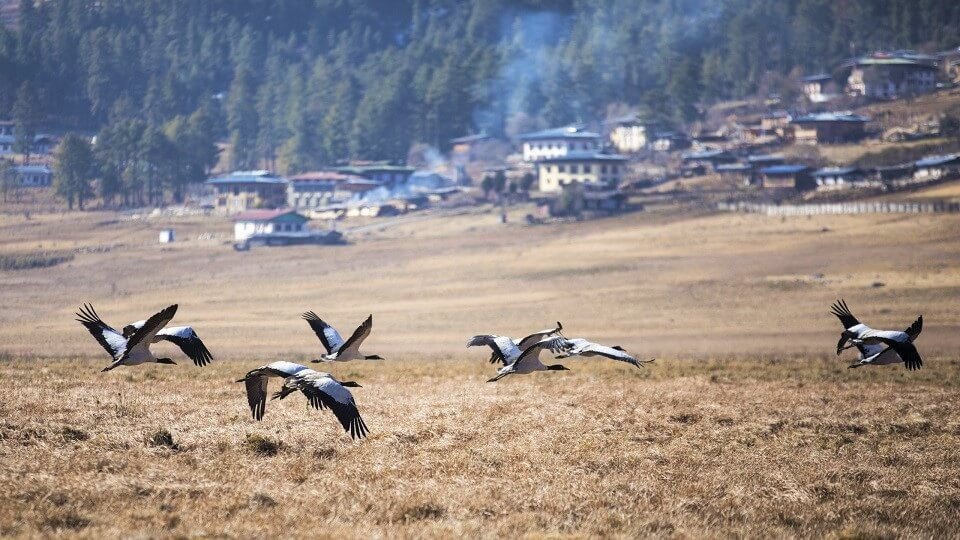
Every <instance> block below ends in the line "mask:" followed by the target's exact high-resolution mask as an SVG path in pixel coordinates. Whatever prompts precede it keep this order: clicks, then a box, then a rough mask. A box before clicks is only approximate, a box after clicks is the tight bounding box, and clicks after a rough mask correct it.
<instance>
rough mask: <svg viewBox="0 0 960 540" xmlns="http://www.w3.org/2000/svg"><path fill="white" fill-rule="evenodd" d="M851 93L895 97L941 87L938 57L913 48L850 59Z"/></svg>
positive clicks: (849, 82)
mask: <svg viewBox="0 0 960 540" xmlns="http://www.w3.org/2000/svg"><path fill="white" fill-rule="evenodd" d="M845 67H848V68H849V69H850V76H849V77H848V78H847V92H848V93H849V94H852V95H855V96H866V97H871V98H879V99H891V98H896V97H900V96H909V95H913V94H922V93H924V92H932V91H934V90H936V88H937V73H938V71H939V70H940V68H939V67H938V66H937V63H936V57H933V56H927V55H922V54H916V53H913V52H910V51H897V52H878V53H874V54H872V55H869V56H863V57H860V58H855V59H853V60H850V61H848V62H847V63H846V64H845Z"/></svg>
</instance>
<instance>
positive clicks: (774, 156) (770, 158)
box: [747, 154, 783, 163]
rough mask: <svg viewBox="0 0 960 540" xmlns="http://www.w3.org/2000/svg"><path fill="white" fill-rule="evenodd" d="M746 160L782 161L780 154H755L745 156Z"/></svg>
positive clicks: (752, 161) (758, 161) (753, 161)
mask: <svg viewBox="0 0 960 540" xmlns="http://www.w3.org/2000/svg"><path fill="white" fill-rule="evenodd" d="M747 161H749V162H750V163H763V162H771V161H783V156H782V155H780V154H757V155H753V156H747Z"/></svg>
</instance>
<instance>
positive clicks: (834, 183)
mask: <svg viewBox="0 0 960 540" xmlns="http://www.w3.org/2000/svg"><path fill="white" fill-rule="evenodd" d="M813 179H814V181H815V182H816V183H817V189H822V190H828V189H841V188H844V187H849V186H857V185H864V184H866V183H867V180H868V179H867V172H866V171H864V170H863V169H860V168H858V167H824V168H822V169H817V170H816V171H814V173H813Z"/></svg>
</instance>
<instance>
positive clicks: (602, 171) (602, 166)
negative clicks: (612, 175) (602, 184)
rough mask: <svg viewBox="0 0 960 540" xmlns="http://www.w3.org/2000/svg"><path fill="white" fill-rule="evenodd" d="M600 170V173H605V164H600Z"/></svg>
mask: <svg viewBox="0 0 960 540" xmlns="http://www.w3.org/2000/svg"><path fill="white" fill-rule="evenodd" d="M600 172H601V173H602V174H607V166H606V165H601V166H600Z"/></svg>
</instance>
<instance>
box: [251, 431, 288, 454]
mask: <svg viewBox="0 0 960 540" xmlns="http://www.w3.org/2000/svg"><path fill="white" fill-rule="evenodd" d="M243 446H244V447H245V448H246V449H247V450H249V451H250V452H253V453H254V454H258V455H261V456H275V455H277V452H279V451H280V448H281V446H282V445H281V444H280V443H279V442H277V441H275V440H273V439H271V438H270V437H264V436H262V435H247V440H246V441H244V443H243Z"/></svg>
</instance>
